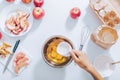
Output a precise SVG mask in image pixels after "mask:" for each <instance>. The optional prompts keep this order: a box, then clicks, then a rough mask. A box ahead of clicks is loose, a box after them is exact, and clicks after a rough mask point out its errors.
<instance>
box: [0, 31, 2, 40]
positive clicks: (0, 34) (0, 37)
mask: <svg viewBox="0 0 120 80" xmlns="http://www.w3.org/2000/svg"><path fill="white" fill-rule="evenodd" d="M1 39H2V33H1V32H0V40H1Z"/></svg>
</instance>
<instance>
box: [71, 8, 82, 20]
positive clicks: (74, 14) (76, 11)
mask: <svg viewBox="0 0 120 80" xmlns="http://www.w3.org/2000/svg"><path fill="white" fill-rule="evenodd" d="M80 15H81V11H80V9H79V8H78V7H74V8H72V9H71V11H70V16H71V17H72V18H73V19H77V18H78V17H79V16H80Z"/></svg>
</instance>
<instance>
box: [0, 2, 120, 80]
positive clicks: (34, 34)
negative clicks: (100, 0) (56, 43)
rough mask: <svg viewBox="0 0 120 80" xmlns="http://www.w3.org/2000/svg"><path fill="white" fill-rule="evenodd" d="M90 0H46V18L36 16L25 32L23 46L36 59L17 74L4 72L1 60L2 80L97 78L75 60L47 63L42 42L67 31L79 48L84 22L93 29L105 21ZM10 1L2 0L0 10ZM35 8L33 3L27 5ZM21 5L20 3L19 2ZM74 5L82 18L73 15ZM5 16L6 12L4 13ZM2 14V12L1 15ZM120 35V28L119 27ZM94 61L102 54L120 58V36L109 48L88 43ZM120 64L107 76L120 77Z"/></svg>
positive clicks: (77, 79)
mask: <svg viewBox="0 0 120 80" xmlns="http://www.w3.org/2000/svg"><path fill="white" fill-rule="evenodd" d="M20 1H21V0H16V2H15V3H13V4H21V5H24V4H23V3H22V2H20ZM88 3H89V1H88V0H45V3H44V5H43V9H44V10H45V16H44V18H43V19H42V20H38V21H36V20H34V24H33V26H32V27H33V28H32V30H31V31H30V32H29V34H28V35H27V36H24V38H23V39H22V42H21V44H20V46H22V47H23V48H24V49H26V50H27V51H28V52H29V54H30V55H31V56H32V62H31V64H30V65H29V66H28V68H27V69H26V70H24V72H23V73H22V74H20V75H19V76H14V75H13V74H11V73H10V72H9V71H6V73H4V74H2V71H3V69H4V66H3V65H1V64H0V80H93V78H92V77H91V76H90V74H88V73H87V72H86V71H84V70H83V69H81V68H79V67H78V66H77V65H75V64H74V63H73V62H72V63H71V64H70V65H68V66H67V67H65V68H52V67H50V66H49V65H47V64H46V63H45V62H44V60H43V58H42V53H41V50H42V46H43V44H44V41H45V40H46V39H47V38H48V37H50V36H53V35H63V36H66V37H68V38H69V39H71V41H72V42H73V44H74V45H75V48H76V49H78V48H79V44H80V31H81V27H82V26H83V25H89V27H90V28H91V31H93V30H95V28H96V27H98V26H99V25H101V24H102V23H101V21H100V20H99V19H98V18H97V16H96V15H95V14H94V12H93V11H92V10H91V9H90V8H89V5H88ZM8 5H10V3H6V2H5V0H0V12H1V10H3V9H4V7H5V6H8ZM24 6H27V7H28V8H30V9H31V11H32V9H33V4H32V3H31V4H29V5H24ZM16 7H17V6H16ZM73 7H79V8H80V9H81V13H82V15H81V16H80V18H79V19H78V20H72V19H71V18H70V17H69V11H70V9H71V8H73ZM3 16H4V15H3ZM0 17H2V16H0ZM118 34H119V35H120V31H119V30H118ZM84 50H85V51H86V52H87V55H88V57H89V58H90V60H91V62H92V63H93V62H94V59H95V58H96V57H97V56H98V55H100V54H109V55H111V56H112V57H113V59H114V60H120V39H119V40H118V41H117V43H116V44H115V45H113V46H112V47H111V48H110V49H109V50H104V49H102V48H100V47H99V46H97V45H96V44H94V43H93V42H92V41H91V40H89V41H88V44H87V45H86V46H85V48H84ZM119 70H120V67H117V68H116V70H115V71H114V72H113V74H112V75H111V76H110V77H109V78H105V80H119V79H120V71H119Z"/></svg>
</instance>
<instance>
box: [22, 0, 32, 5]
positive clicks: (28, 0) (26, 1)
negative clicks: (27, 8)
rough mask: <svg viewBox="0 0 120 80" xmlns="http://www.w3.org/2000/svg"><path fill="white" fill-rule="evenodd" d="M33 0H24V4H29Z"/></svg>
mask: <svg viewBox="0 0 120 80" xmlns="http://www.w3.org/2000/svg"><path fill="white" fill-rule="evenodd" d="M31 1H32V0H22V2H23V3H25V4H29V3H30V2H31Z"/></svg>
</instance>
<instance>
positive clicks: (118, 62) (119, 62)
mask: <svg viewBox="0 0 120 80" xmlns="http://www.w3.org/2000/svg"><path fill="white" fill-rule="evenodd" d="M114 64H120V61H116V62H112V63H111V65H114Z"/></svg>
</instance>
